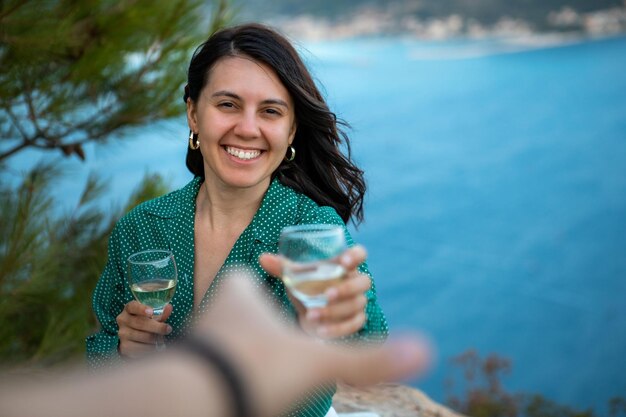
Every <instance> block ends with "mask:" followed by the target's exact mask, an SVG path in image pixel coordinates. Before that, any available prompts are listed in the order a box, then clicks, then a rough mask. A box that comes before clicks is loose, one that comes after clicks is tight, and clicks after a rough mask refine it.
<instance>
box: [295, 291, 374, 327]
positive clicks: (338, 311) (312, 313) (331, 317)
mask: <svg viewBox="0 0 626 417" xmlns="http://www.w3.org/2000/svg"><path fill="white" fill-rule="evenodd" d="M366 305H367V297H365V294H363V293H360V294H357V295H355V296H354V297H351V298H346V299H344V300H340V301H337V302H334V303H332V304H328V305H327V306H326V307H324V308H319V309H310V310H308V311H307V313H306V318H307V321H310V322H313V323H315V322H317V323H333V322H340V321H342V320H347V319H349V318H351V317H353V316H355V315H356V314H359V313H362V312H364V311H365V306H366Z"/></svg>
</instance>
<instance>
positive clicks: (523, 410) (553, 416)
mask: <svg viewBox="0 0 626 417" xmlns="http://www.w3.org/2000/svg"><path fill="white" fill-rule="evenodd" d="M452 362H453V364H454V366H455V368H457V369H459V370H460V371H461V374H462V375H463V378H462V380H461V381H460V383H459V382H458V381H455V380H454V379H450V380H449V381H448V383H447V385H448V391H449V394H448V399H447V403H448V405H449V406H450V407H451V408H453V409H455V410H457V411H459V412H461V413H463V414H465V415H468V416H472V417H595V416H596V414H594V412H593V411H592V410H584V411H580V410H575V409H573V408H571V407H568V406H566V405H561V404H557V403H555V402H554V401H551V400H549V399H547V398H545V397H543V396H542V395H539V394H522V393H516V394H511V393H509V392H507V391H506V389H505V388H504V386H503V384H502V382H501V379H502V377H503V376H505V375H508V374H509V373H510V372H511V368H512V365H511V362H510V360H508V359H506V358H503V357H501V356H498V355H496V354H490V355H488V356H487V357H486V358H485V359H483V358H481V357H480V355H479V354H478V353H477V352H476V351H475V350H473V349H469V350H467V351H466V352H463V353H462V354H460V355H458V356H456V357H454V358H453V359H452ZM609 413H610V414H609V415H610V416H611V417H617V416H620V415H623V416H626V399H624V398H621V397H617V398H612V399H611V400H610V401H609Z"/></svg>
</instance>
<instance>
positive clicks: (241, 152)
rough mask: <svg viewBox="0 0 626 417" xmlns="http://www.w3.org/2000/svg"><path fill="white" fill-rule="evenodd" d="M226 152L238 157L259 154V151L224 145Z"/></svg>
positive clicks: (253, 156) (252, 156)
mask: <svg viewBox="0 0 626 417" xmlns="http://www.w3.org/2000/svg"><path fill="white" fill-rule="evenodd" d="M226 152H228V153H229V154H230V155H232V156H235V157H237V158H239V159H246V160H247V159H252V158H256V157H257V156H259V155H261V151H244V150H243V149H237V148H232V147H230V146H226Z"/></svg>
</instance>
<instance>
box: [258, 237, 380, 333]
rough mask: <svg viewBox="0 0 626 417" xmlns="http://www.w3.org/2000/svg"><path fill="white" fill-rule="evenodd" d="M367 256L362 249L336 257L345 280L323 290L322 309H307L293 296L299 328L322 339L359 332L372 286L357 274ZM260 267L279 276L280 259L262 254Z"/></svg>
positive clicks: (363, 321)
mask: <svg viewBox="0 0 626 417" xmlns="http://www.w3.org/2000/svg"><path fill="white" fill-rule="evenodd" d="M366 256H367V253H366V251H365V249H364V248H363V247H362V246H359V245H356V246H354V247H352V248H350V249H347V250H346V251H345V252H344V253H343V254H342V255H341V256H340V258H339V262H340V264H341V265H342V266H343V267H344V269H345V270H346V271H347V272H346V277H345V278H344V280H343V281H342V282H341V284H339V285H336V286H334V287H331V288H329V289H328V290H326V296H327V297H328V304H327V305H326V306H325V307H322V308H313V309H308V310H307V309H306V308H304V306H303V305H302V304H301V303H300V302H299V301H297V300H295V299H294V298H293V297H292V298H291V301H292V303H293V304H294V306H295V307H296V310H297V311H298V320H299V322H300V327H302V329H303V330H304V331H306V332H307V333H309V334H311V335H315V336H317V337H321V338H324V339H332V338H337V337H342V336H348V335H351V334H353V333H356V332H357V331H359V330H360V329H361V328H362V327H363V325H364V324H365V321H366V316H365V305H366V304H367V298H366V297H365V292H366V291H367V290H369V289H370V287H371V286H372V281H371V280H370V277H369V276H367V275H364V274H361V273H360V272H358V271H357V267H358V266H359V265H360V264H361V263H363V262H364V261H365V258H366ZM259 262H260V263H261V266H262V267H263V268H264V269H265V270H266V271H267V272H268V273H269V274H271V275H274V276H276V277H280V276H281V270H282V260H281V258H280V257H279V256H277V255H272V254H263V255H261V257H260V258H259Z"/></svg>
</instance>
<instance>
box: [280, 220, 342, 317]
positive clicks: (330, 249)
mask: <svg viewBox="0 0 626 417" xmlns="http://www.w3.org/2000/svg"><path fill="white" fill-rule="evenodd" d="M345 250H346V239H345V235H344V230H343V227H341V226H335V225H327V224H309V225H296V226H289V227H286V228H285V229H283V231H282V232H281V235H280V238H279V240H278V253H279V254H280V255H281V256H282V257H283V258H284V263H283V271H282V272H283V276H282V279H283V282H284V283H285V285H286V286H287V287H288V288H289V290H290V291H291V293H292V294H293V296H294V297H295V298H296V299H298V300H299V301H300V302H301V303H302V304H303V305H304V306H305V307H306V308H314V307H324V306H325V305H326V304H327V303H328V299H327V297H326V294H325V293H326V290H327V289H328V288H330V287H332V286H335V285H338V284H339V283H340V282H341V280H342V279H343V278H344V276H345V274H346V271H345V269H344V268H343V267H342V266H341V265H340V264H339V262H338V257H339V255H341V253H343V252H344V251H345Z"/></svg>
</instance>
